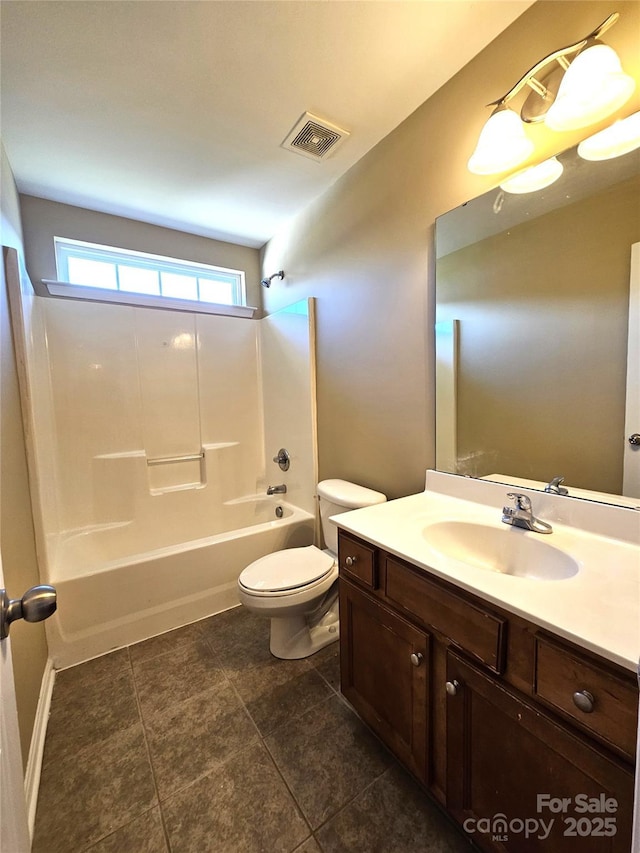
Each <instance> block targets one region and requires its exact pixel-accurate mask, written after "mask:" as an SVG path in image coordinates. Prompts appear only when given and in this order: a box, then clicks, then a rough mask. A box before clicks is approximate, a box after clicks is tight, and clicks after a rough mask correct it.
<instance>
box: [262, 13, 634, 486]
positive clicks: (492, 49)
mask: <svg viewBox="0 0 640 853" xmlns="http://www.w3.org/2000/svg"><path fill="white" fill-rule="evenodd" d="M614 11H619V12H620V13H621V18H620V20H619V22H618V23H617V24H616V25H615V26H614V27H613V28H612V29H611V30H610V31H609V32H608V33H607V34H606V39H605V40H606V42H607V43H608V44H610V45H611V46H612V47H614V48H615V49H616V50H617V51H618V53H619V55H620V57H621V60H622V62H623V66H624V68H625V70H626V71H627V72H628V73H631V74H633V75H634V76H635V77H636V79H638V80H640V44H639V41H640V4H639V3H638V2H620V3H614V2H573V1H572V0H567V1H566V2H539V3H536V4H535V5H534V6H532V7H531V8H530V9H529V10H527V12H525V13H524V15H522V16H521V17H520V18H519V19H518V20H517V21H515V23H514V24H512V25H511V26H510V27H509V28H508V29H507V30H505V32H504V33H502V34H501V35H500V36H499V37H498V38H497V39H496V40H495V41H494V42H492V44H490V45H489V46H488V47H487V48H486V49H485V50H484V51H483V52H482V53H481V54H479V56H478V57H476V58H475V59H474V60H473V61H472V62H470V63H469V64H468V65H467V66H466V67H465V68H463V69H462V71H460V72H459V73H458V74H457V75H456V76H455V77H454V78H453V79H452V80H450V81H449V82H448V83H447V84H446V85H445V86H443V87H442V89H440V90H439V91H438V92H437V93H436V94H435V95H434V96H433V97H432V98H430V99H429V100H428V101H427V102H426V103H425V104H423V106H422V107H420V109H418V110H417V111H416V112H415V113H414V114H413V115H411V116H410V117H409V118H408V119H407V120H406V121H405V122H403V124H401V125H400V126H399V127H398V128H397V129H396V130H395V131H394V132H393V133H391V134H390V135H389V136H387V137H386V138H385V139H384V140H382V142H380V143H379V144H378V145H377V146H376V148H374V149H373V150H372V151H371V152H370V153H369V154H368V155H367V156H366V157H364V158H363V159H362V160H360V162H358V163H357V164H356V165H355V166H354V167H353V168H352V169H351V170H350V171H349V172H348V173H347V175H345V176H344V177H343V178H342V179H341V180H340V181H338V182H337V183H336V184H334V186H333V187H332V188H331V189H330V190H329V191H328V192H327V193H325V194H324V195H323V196H322V197H320V198H319V199H317V200H316V201H315V202H314V203H313V204H312V205H311V206H310V207H309V208H307V209H306V210H305V211H304V212H303V213H302V214H300V215H299V216H298V217H297V218H296V219H295V220H294V221H293V222H292V224H291V225H290V226H289V227H288V228H286V229H285V230H283V231H281V232H280V233H279V234H277V235H276V236H275V237H274V239H272V240H271V241H270V242H269V243H268V244H267V246H266V247H265V249H264V250H263V272H264V273H265V274H271V273H272V272H274V271H276V270H278V269H281V268H282V269H284V270H285V272H286V279H285V280H284V282H274V285H273V286H272V287H271V289H270V290H269V291H268V292H267V293H266V294H264V304H265V309H266V311H267V312H271V311H274V310H276V309H278V308H279V307H281V306H282V305H285V304H289V303H291V302H294V301H295V300H297V299H301V298H303V297H305V296H315V297H316V298H317V350H318V352H317V355H318V420H319V424H318V426H319V463H320V471H319V475H320V477H321V478H324V477H344V478H347V479H352V480H355V481H356V482H360V483H363V484H364V485H367V486H371V487H373V488H376V489H380V490H381V491H383V492H385V493H387V494H388V495H389V496H390V497H396V496H399V495H403V494H408V493H411V492H416V491H419V490H421V489H422V488H423V483H424V469H425V468H426V467H428V466H431V465H433V464H434V393H433V382H434V380H433V376H434V366H433V355H432V353H433V333H432V329H433V315H434V273H433V268H434V260H433V224H434V221H435V218H436V217H437V216H439V215H440V214H442V213H445V212H446V211H447V210H450V209H451V208H453V207H455V206H457V205H459V204H461V203H462V202H464V201H466V200H467V199H469V198H474V197H475V196H477V195H480V194H481V193H482V192H484V191H485V190H487V189H489V188H491V187H492V186H495V185H496V184H497V183H499V176H496V177H489V178H481V177H478V176H474V175H471V174H470V173H469V172H468V171H467V167H466V163H467V160H468V158H469V156H470V154H471V152H472V151H473V148H474V146H475V143H476V140H477V137H478V134H479V132H480V129H481V127H482V125H483V123H484V121H485V120H486V118H487V117H488V114H489V113H488V111H487V110H485V109H484V107H483V105H484V104H487V103H488V102H490V101H492V100H494V99H495V98H497V97H499V96H500V95H502V94H503V93H504V92H506V91H507V90H508V89H509V88H510V87H511V86H512V85H513V84H514V83H515V82H516V80H517V79H518V77H519V76H520V75H521V74H523V73H524V72H525V71H526V70H527V69H528V68H530V67H531V66H533V65H534V64H535V63H536V62H537V61H538V60H539V59H541V58H542V57H543V56H544V55H546V54H547V53H550V52H552V51H554V50H556V49H557V48H558V47H560V46H562V45H565V44H570V43H572V42H574V41H576V40H577V39H579V38H581V37H582V36H583V35H585V34H586V33H588V32H589V31H591V30H592V29H593V28H594V27H595V26H597V25H598V24H599V23H600V22H601V21H603V20H604V19H605V18H606V17H607V16H608V15H609V14H610V13H612V12H614ZM638 108H640V87H639V90H637V91H636V94H635V95H634V97H633V99H632V101H629V102H628V103H627V104H626V105H625V106H624V107H623V109H622V110H621V111H620V114H621V115H628V114H630V113H632V112H634V111H635V110H637V109H638ZM604 124H606V122H605V123H602V124H600V125H594V126H593V127H592V128H589V129H588V130H586V131H576V132H573V133H563V134H554V133H552V132H551V131H548V130H546V128H544V127H535V128H533V129H532V131H531V133H532V136H533V137H534V140H535V141H536V144H537V150H536V155H535V160H536V161H537V160H542V159H545V158H546V157H548V156H549V155H550V154H552V153H556V152H558V151H561V150H564V149H565V148H568V147H570V146H571V145H573V144H575V143H576V142H578V141H579V140H580V139H581V138H583V137H585V136H588V135H590V134H591V133H593V132H595V130H598V129H600V128H601V127H602V126H604ZM354 132H356V133H357V128H354ZM533 161H534V158H532V162H533ZM319 168H321V166H319Z"/></svg>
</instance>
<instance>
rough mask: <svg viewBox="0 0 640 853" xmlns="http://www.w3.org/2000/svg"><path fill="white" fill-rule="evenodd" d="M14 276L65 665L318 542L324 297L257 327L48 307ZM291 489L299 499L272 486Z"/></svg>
mask: <svg viewBox="0 0 640 853" xmlns="http://www.w3.org/2000/svg"><path fill="white" fill-rule="evenodd" d="M8 272H10V264H8ZM13 278H14V286H13V287H12V293H13V298H12V303H13V305H12V307H13V309H14V326H15V316H16V314H17V313H18V311H19V313H20V319H21V321H22V323H23V327H22V331H23V332H24V340H23V341H22V347H23V349H24V356H25V359H24V371H23V374H24V375H23V376H22V377H21V380H22V385H23V387H24V389H25V393H24V397H25V401H26V406H25V420H26V422H27V426H28V433H29V435H30V438H31V441H30V460H29V461H30V478H31V482H32V492H33V494H32V499H33V502H34V516H35V519H36V527H37V528H38V545H39V562H40V569H41V579H42V581H43V582H48V583H52V584H53V585H54V586H56V588H57V590H58V612H57V613H56V614H55V616H54V617H52V618H51V619H50V620H48V622H47V626H46V627H47V635H48V640H49V647H50V651H51V656H52V658H53V660H54V664H55V665H56V666H57V667H60V666H66V665H69V664H72V663H76V662H78V661H81V660H85V659H87V658H89V657H92V656H95V655H97V654H101V653H103V652H105V651H107V650H109V649H111V648H114V647H117V646H121V645H126V644H130V643H132V642H136V641H139V640H141V639H144V638H146V637H149V636H153V635H154V634H157V633H160V632H162V631H166V630H169V629H171V628H174V627H177V626H179V625H182V624H185V623H187V622H191V621H194V620H196V619H199V618H202V617H203V616H206V615H209V614H213V613H216V612H219V611H221V610H224V609H226V608H228V607H230V606H232V605H234V604H236V603H237V594H236V580H237V577H238V575H239V573H240V571H241V570H242V569H243V568H244V566H245V565H246V564H247V563H248V562H251V561H252V560H255V559H257V558H258V557H260V556H263V555H264V554H266V553H269V552H271V551H272V550H276V549H279V548H283V547H289V546H297V545H307V544H311V543H312V542H313V541H314V535H315V528H316V525H315V515H316V514H315V483H316V480H317V471H316V435H315V379H314V375H315V370H314V362H313V356H314V346H313V301H312V300H309V301H304V302H303V303H298V304H296V305H294V306H292V307H291V308H290V309H284V310H283V311H280V312H277V313H276V314H273V315H271V316H269V317H266V318H264V319H262V320H248V319H243V318H237V317H225V316H215V315H209V314H197V313H187V312H177V311H171V310H158V309H149V308H142V307H140V308H138V307H129V306H120V305H109V304H100V303H92V302H85V301H74V300H64V299H44V298H41V297H37V296H34V295H33V293H32V292H30V284H29V283H28V280H27V281H25V279H26V275H25V274H24V272H23V274H22V276H20V278H21V281H20V282H19V283H17V282H16V281H15V278H16V276H14V277H13ZM20 285H21V290H22V292H21V298H17V299H16V296H17V295H18V294H17V290H16V288H17V289H18V290H19V288H20ZM16 305H17V306H18V311H16ZM17 337H18V338H19V337H20V335H18V336H17ZM16 343H17V345H18V346H20V340H17V341H16ZM265 438H266V443H265ZM280 447H286V448H287V449H288V450H289V452H290V454H291V458H292V464H291V468H290V470H289V471H288V472H286V473H283V472H282V471H280V469H279V468H278V466H277V464H275V463H274V462H272V457H273V456H274V455H275V454H276V453H277V451H278V449H279V448H280ZM282 482H284V483H286V484H287V490H288V491H287V495H286V496H285V497H286V501H284V502H283V501H281V500H278V498H279V497H282V496H279V495H276V496H273V497H267V496H266V489H267V485H269V484H270V483H282ZM278 506H282V507H283V513H282V518H277V517H276V513H275V510H276V507H278Z"/></svg>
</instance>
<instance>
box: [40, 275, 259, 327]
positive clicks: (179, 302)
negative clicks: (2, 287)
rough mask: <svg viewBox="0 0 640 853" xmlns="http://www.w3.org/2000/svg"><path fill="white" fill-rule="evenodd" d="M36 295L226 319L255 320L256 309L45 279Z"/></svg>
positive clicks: (246, 306) (247, 306)
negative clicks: (217, 316) (220, 316)
mask: <svg viewBox="0 0 640 853" xmlns="http://www.w3.org/2000/svg"><path fill="white" fill-rule="evenodd" d="M33 289H34V291H35V292H36V295H37V296H45V297H49V298H54V299H84V300H85V301H89V302H109V303H111V304H116V305H133V306H134V307H137V308H161V309H164V310H165V311H188V312H189V313H190V314H218V315H222V316H224V317H247V318H252V317H253V315H254V314H255V312H256V311H257V310H258V309H257V308H252V307H251V306H249V305H218V304H216V303H214V302H196V301H194V300H191V299H173V298H171V297H168V296H147V295H145V294H143V293H125V292H124V291H121V290H104V289H102V288H100V287H85V286H84V285H82V286H81V285H76V284H67V283H66V282H64V281H51V280H49V279H43V280H42V282H39V283H36V284H34V286H33Z"/></svg>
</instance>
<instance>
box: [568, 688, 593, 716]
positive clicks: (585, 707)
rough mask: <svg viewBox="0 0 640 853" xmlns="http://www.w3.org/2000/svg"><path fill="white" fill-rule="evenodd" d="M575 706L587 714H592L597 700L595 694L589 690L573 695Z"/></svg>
mask: <svg viewBox="0 0 640 853" xmlns="http://www.w3.org/2000/svg"><path fill="white" fill-rule="evenodd" d="M573 704H574V705H575V706H576V708H579V709H580V710H581V711H584V713H585V714H590V713H591V712H592V711H593V706H594V704H595V700H594V698H593V694H591V693H589V691H588V690H579V691H577V692H576V693H574V694H573Z"/></svg>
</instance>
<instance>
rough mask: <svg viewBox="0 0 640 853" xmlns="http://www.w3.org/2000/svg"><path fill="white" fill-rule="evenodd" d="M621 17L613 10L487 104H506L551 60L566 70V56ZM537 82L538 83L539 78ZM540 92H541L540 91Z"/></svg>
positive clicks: (538, 63) (600, 33)
mask: <svg viewBox="0 0 640 853" xmlns="http://www.w3.org/2000/svg"><path fill="white" fill-rule="evenodd" d="M619 17H620V13H619V12H613V14H611V15H609V17H608V18H606V19H605V20H604V21H603V22H602V23H601V24H600V26H598V27H596V28H595V30H594V31H593V32H592V33H589V35H588V36H585V37H584V38H583V39H580V41H578V42H576V43H575V44H570V45H568V46H567V47H561V48H560V49H559V50H555V51H554V52H553V53H550V54H549V55H548V56H545V57H544V59H541V60H540V62H536V64H535V65H534V66H532V67H531V68H530V69H529V70H528V71H527V72H526V73H525V74H523V75H522V77H521V78H520V79H519V80H518V82H517V83H516V84H515V86H513V87H512V88H511V89H509V91H508V92H507V93H506V95H503V96H502V97H501V98H498V100H497V101H491V103H490V104H487V106H488V107H494V106H501V105H502V104H506V103H507V101H510V100H511V98H514V97H515V96H516V95H517V94H518V92H520V91H521V90H522V89H523V88H524V87H525V86H527V85H531V84H530V82H529V81H530V80H532V79H533V78H535V77H536V75H537V74H538V73H539V72H540V71H542V70H543V68H545V67H546V66H547V65H549V64H550V63H551V62H554V61H556V60H557V61H558V62H559V64H560V65H561V66H562V67H563V68H564V69H565V70H566V67H567V65H566V59H565V57H566V56H568V55H569V54H571V53H577V52H578V51H580V50H582V48H583V47H585V45H586V44H587V42H588V41H589V40H590V39H597V38H600V36H601V35H603V34H604V33H606V31H607V30H608V29H610V27H612V26H613V25H614V24H615V23H616V21H617V20H618V18H619ZM536 83H538V81H537V80H536ZM538 85H541V84H538ZM531 88H532V89H534V90H535V91H537V89H535V86H531ZM543 88H544V87H543ZM545 93H546V89H545ZM538 94H540V92H538ZM543 97H544V96H543Z"/></svg>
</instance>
